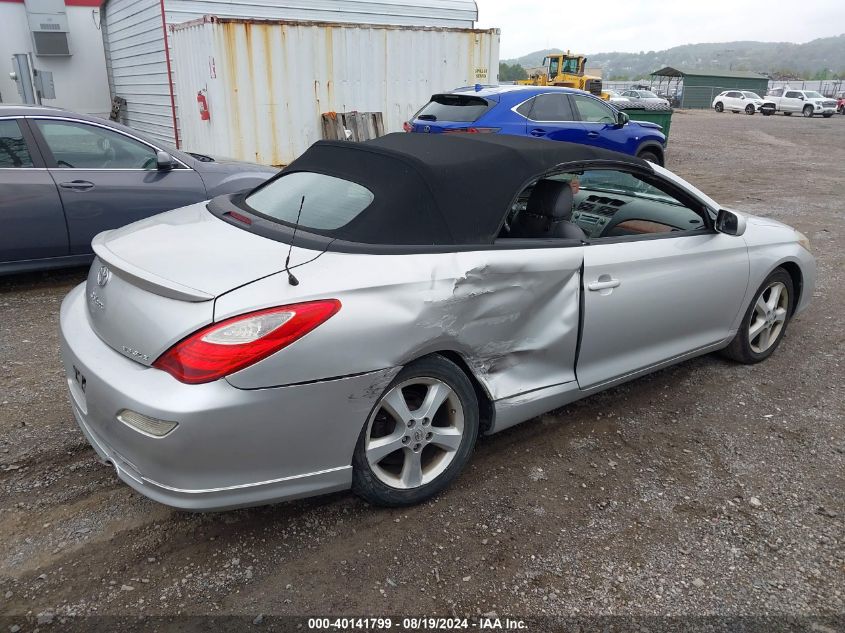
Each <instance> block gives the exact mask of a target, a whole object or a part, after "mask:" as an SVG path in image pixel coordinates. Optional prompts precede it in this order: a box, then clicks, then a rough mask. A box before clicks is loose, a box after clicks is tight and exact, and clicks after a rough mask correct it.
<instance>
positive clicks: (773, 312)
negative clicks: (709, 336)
mask: <svg viewBox="0 0 845 633" xmlns="http://www.w3.org/2000/svg"><path fill="white" fill-rule="evenodd" d="M793 292H794V288H793V286H792V277H790V276H789V273H788V272H786V271H785V270H784V269H783V268H776V269H775V270H774V271H773V272H772V273H771V274H770V275H769V276H768V277H766V280H765V281H764V282H763V284H762V285H761V286H760V288H759V289H758V290H757V293H756V294H755V295H754V300H753V301H752V302H751V305H750V306H748V310H747V311H746V313H745V316H744V317H743V319H742V323H741V324H740V326H739V331H738V332H737V333H736V336H735V337H734V339H733V340H732V341H731V343H730V345H728V347H727V348H725V350H724V355H725V356H727V357H728V358H732V359H733V360H735V361H737V362H739V363H744V364H746V365H752V364H754V363H759V362H760V361H762V360H765V359H767V358H768V357H769V356H771V355H772V354H773V353H774V351H775V350H776V349H777V347H778V345H780V342H781V340H782V339H783V335H784V333H785V332H786V326H787V325H788V324H789V320H790V319H791V318H792V309H793V294H792V293H793Z"/></svg>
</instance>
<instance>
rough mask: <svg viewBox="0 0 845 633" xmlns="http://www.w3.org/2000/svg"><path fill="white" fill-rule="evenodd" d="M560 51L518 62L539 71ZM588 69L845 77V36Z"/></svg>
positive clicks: (700, 47) (603, 61) (650, 54)
mask: <svg viewBox="0 0 845 633" xmlns="http://www.w3.org/2000/svg"><path fill="white" fill-rule="evenodd" d="M559 52H561V51H560V49H558V48H552V49H546V50H540V51H535V52H533V53H528V54H527V55H523V56H522V57H519V58H517V59H506V60H503V61H504V62H506V63H510V64H513V63H518V64H520V65H521V66H522V67H523V68H530V67H533V66H539V65H540V64H542V62H543V57H544V56H546V55H548V54H550V53H559ZM587 66H590V67H598V66H601V67H602V69H603V72H602V76H603V77H605V78H606V79H611V78H618V79H638V78H640V77H645V76H647V75H649V74H650V73H651V72H652V71H654V70H657V69H658V68H662V67H664V66H683V67H684V68H689V69H694V70H710V69H724V70H731V69H732V70H750V71H754V72H758V73H763V74H767V75H778V76H795V77H802V78H804V79H830V78H834V77H840V78H845V34H843V35H838V36H835V37H824V38H820V39H816V40H813V41H811V42H807V43H805V44H793V43H791V42H719V43H706V44H685V45H683V46H675V47H674V48H669V49H666V50H663V51H640V52H639V53H593V54H589V53H588V54H587Z"/></svg>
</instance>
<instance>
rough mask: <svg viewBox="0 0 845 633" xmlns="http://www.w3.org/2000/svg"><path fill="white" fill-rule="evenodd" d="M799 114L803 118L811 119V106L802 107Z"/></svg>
mask: <svg viewBox="0 0 845 633" xmlns="http://www.w3.org/2000/svg"><path fill="white" fill-rule="evenodd" d="M801 114H803V115H804V118H807V119H811V118H812V117H813V106H804V109H803V110H801Z"/></svg>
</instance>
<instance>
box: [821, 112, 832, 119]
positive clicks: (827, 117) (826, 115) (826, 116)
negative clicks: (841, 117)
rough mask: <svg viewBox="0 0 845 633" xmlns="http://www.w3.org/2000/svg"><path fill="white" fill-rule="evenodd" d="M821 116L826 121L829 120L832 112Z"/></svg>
mask: <svg viewBox="0 0 845 633" xmlns="http://www.w3.org/2000/svg"><path fill="white" fill-rule="evenodd" d="M822 116H823V117H824V118H826V119H829V118H830V117H832V116H833V112H827V113H825V114H823V115H822Z"/></svg>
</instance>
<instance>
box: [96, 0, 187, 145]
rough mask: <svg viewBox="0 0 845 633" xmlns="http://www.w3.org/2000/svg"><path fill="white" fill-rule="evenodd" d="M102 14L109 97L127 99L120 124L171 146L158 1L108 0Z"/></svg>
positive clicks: (170, 106)
mask: <svg viewBox="0 0 845 633" xmlns="http://www.w3.org/2000/svg"><path fill="white" fill-rule="evenodd" d="M104 11H105V20H104V23H103V24H104V29H103V31H104V33H103V38H104V41H105V49H106V63H107V66H108V72H109V84H110V87H111V91H112V95H115V96H118V97H123V98H124V99H126V108H125V110H124V118H123V119H122V122H123V123H126V124H127V125H129V126H130V127H132V128H134V129H136V130H138V131H139V132H143V133H144V134H146V135H147V136H150V137H151V138H154V139H156V140H159V141H162V142H164V143H169V144H171V145H172V144H174V143H175V133H174V130H173V110H172V102H171V99H170V83H169V81H168V77H167V58H166V56H165V51H164V47H165V43H164V42H165V40H164V30H163V28H162V20H161V4H160V3H159V0H108V2H107V3H106V5H105V7H104Z"/></svg>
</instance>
